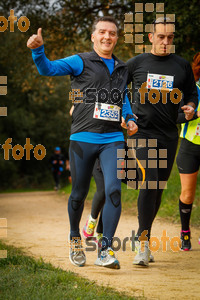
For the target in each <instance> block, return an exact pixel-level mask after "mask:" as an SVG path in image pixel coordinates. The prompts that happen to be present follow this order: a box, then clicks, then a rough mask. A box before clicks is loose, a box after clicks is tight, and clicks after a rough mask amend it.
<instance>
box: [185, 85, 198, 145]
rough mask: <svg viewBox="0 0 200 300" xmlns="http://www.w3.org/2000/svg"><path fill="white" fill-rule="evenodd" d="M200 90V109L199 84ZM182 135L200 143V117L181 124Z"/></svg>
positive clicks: (195, 142)
mask: <svg viewBox="0 0 200 300" xmlns="http://www.w3.org/2000/svg"><path fill="white" fill-rule="evenodd" d="M197 90H198V107H197V111H199V110H200V87H199V86H198V85H197ZM180 137H182V138H185V139H187V140H188V141H190V142H192V143H194V144H197V145H200V118H197V119H196V120H193V121H190V122H187V123H183V124H181V134H180Z"/></svg>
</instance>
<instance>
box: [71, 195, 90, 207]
mask: <svg viewBox="0 0 200 300" xmlns="http://www.w3.org/2000/svg"><path fill="white" fill-rule="evenodd" d="M86 196H87V193H86V192H83V193H81V194H79V195H77V196H75V195H73V194H71V196H70V202H71V207H72V209H73V210H75V211H76V210H78V209H79V208H80V207H81V206H82V205H83V203H84V200H85V198H86Z"/></svg>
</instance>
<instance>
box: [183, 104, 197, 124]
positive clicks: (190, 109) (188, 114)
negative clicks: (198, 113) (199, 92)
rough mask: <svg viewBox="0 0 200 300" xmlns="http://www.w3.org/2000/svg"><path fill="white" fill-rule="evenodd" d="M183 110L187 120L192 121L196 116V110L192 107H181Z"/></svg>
mask: <svg viewBox="0 0 200 300" xmlns="http://www.w3.org/2000/svg"><path fill="white" fill-rule="evenodd" d="M181 109H182V110H183V112H184V114H185V118H186V120H188V121H189V120H191V119H192V118H193V116H194V108H193V107H192V106H190V105H184V106H182V107H181Z"/></svg>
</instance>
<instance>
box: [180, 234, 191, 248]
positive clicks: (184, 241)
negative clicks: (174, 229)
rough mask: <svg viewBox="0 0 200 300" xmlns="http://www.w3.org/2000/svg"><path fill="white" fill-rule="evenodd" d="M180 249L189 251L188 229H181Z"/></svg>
mask: <svg viewBox="0 0 200 300" xmlns="http://www.w3.org/2000/svg"><path fill="white" fill-rule="evenodd" d="M181 250H183V251H189V250H192V246H191V242H190V230H187V231H185V230H181Z"/></svg>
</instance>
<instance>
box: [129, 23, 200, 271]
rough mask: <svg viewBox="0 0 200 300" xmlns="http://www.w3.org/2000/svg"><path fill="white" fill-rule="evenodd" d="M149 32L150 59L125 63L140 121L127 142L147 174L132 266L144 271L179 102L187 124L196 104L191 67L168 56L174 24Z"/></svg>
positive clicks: (168, 169)
mask: <svg viewBox="0 0 200 300" xmlns="http://www.w3.org/2000/svg"><path fill="white" fill-rule="evenodd" d="M153 27H154V30H153V32H152V33H149V40H150V42H151V43H152V50H151V53H144V54H140V55H138V56H136V57H134V58H132V59H130V60H129V61H128V62H127V65H128V70H129V80H128V81H129V82H128V83H130V82H132V83H133V101H134V103H133V104H132V108H134V112H135V114H136V115H137V116H138V120H137V124H138V132H137V134H135V135H134V140H130V141H133V145H134V148H135V149H136V156H137V159H139V161H140V162H141V163H142V166H143V167H144V169H145V180H144V182H143V184H142V186H141V185H140V193H139V197H138V220H139V229H138V233H137V236H138V241H137V242H136V252H137V255H136V256H135V259H134V262H133V264H137V265H143V266H148V262H149V255H150V250H149V242H148V241H149V239H150V232H151V227H152V223H153V220H154V218H155V216H156V214H157V212H158V209H159V207H160V203H161V196H162V192H163V189H164V188H165V185H166V183H167V180H168V178H169V176H170V172H171V169H172V166H173V162H174V158H175V153H176V148H177V141H178V131H177V127H176V119H177V115H178V108H179V102H180V100H181V98H182V95H184V106H183V107H182V110H183V111H184V113H185V117H186V119H187V120H190V119H191V118H192V117H193V114H194V108H195V107H196V105H197V103H198V101H197V90H196V85H195V80H194V76H193V73H192V69H191V67H190V64H189V63H188V62H187V61H186V60H185V59H183V58H181V57H179V56H177V55H175V54H172V53H170V47H171V46H172V43H173V38H174V33H173V32H174V24H172V22H171V20H170V19H168V18H159V19H157V20H156V21H155V22H154V25H153ZM130 138H131V137H130ZM152 147H153V148H152ZM143 179H144V178H143Z"/></svg>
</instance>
